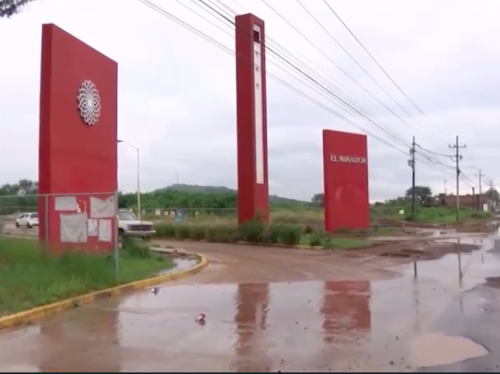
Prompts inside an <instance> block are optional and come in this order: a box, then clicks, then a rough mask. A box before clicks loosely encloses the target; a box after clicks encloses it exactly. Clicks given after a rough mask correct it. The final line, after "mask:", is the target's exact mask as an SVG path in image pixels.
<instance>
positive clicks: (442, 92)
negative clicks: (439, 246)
mask: <svg viewBox="0 0 500 374" xmlns="http://www.w3.org/2000/svg"><path fill="white" fill-rule="evenodd" d="M225 2H226V3H227V4H228V5H230V6H231V7H233V8H234V9H236V10H237V11H239V12H242V13H243V12H245V11H251V12H253V13H255V14H256V15H258V16H259V17H261V18H263V19H264V20H265V22H266V32H267V37H268V41H269V40H270V38H271V39H272V40H274V41H278V42H279V43H281V44H282V45H284V46H286V47H287V48H293V49H294V54H295V55H297V56H300V58H304V56H305V57H307V59H308V60H309V61H310V62H311V63H313V64H314V65H315V66H316V67H317V68H321V69H322V70H324V72H326V73H328V75H329V76H331V77H333V78H334V79H335V80H336V81H337V82H339V83H340V84H341V85H342V86H343V87H344V88H345V89H346V90H348V91H350V92H352V93H353V95H354V96H355V97H356V100H357V101H359V102H361V103H362V104H363V105H364V106H366V107H367V108H368V109H369V110H370V111H371V112H372V113H373V114H374V115H375V118H374V119H375V120H376V121H383V122H384V123H386V124H387V125H388V126H389V127H390V128H391V129H393V130H396V131H397V132H398V133H400V134H401V135H402V136H404V138H405V140H406V141H407V142H410V141H411V137H412V136H413V135H415V136H416V137H417V141H418V142H419V143H420V144H421V145H422V146H424V147H426V148H429V149H432V150H434V151H436V152H439V153H449V152H450V150H449V149H448V143H451V142H453V141H454V137H455V136H456V135H459V136H460V137H461V139H462V141H463V142H465V143H467V144H468V146H469V149H468V150H465V151H464V171H465V173H466V174H468V175H469V176H470V177H471V178H472V177H473V175H474V173H475V172H476V171H475V168H477V167H481V168H482V169H483V172H484V173H485V174H486V175H487V177H486V178H487V179H493V180H494V179H495V178H497V177H498V175H497V171H496V162H495V159H494V157H493V156H494V153H495V152H496V147H497V145H496V142H495V141H494V140H493V139H494V136H495V135H496V134H495V132H494V129H495V128H496V127H497V126H498V125H499V123H500V95H499V94H498V89H499V87H500V72H499V70H498V68H497V67H498V66H499V64H500V44H498V42H497V39H498V35H499V32H500V25H499V24H498V22H497V15H498V14H499V10H500V3H498V2H497V1H495V0H489V1H487V0H481V1H475V2H474V3H472V2H470V1H460V0H456V1H445V0H443V1H439V0H425V1H416V0H415V1H406V2H400V1H397V0H379V1H377V2H367V1H361V0H357V1H349V2H346V1H334V0H329V3H330V4H331V5H332V7H333V8H334V9H335V10H336V11H337V12H338V13H339V14H340V15H341V16H342V17H343V19H344V21H345V22H346V23H347V24H348V25H349V27H350V28H351V29H352V30H353V31H354V32H355V33H356V35H357V36H358V37H359V39H360V40H361V41H362V42H363V43H364V44H365V46H366V47H367V48H368V49H369V50H370V52H371V53H372V54H373V55H374V56H375V57H376V58H377V60H378V61H379V62H380V63H381V65H382V66H383V67H384V68H385V69H386V70H387V72H388V73H389V74H390V75H391V76H392V77H393V78H394V79H395V81H396V82H397V83H398V84H399V85H400V86H401V87H402V88H403V89H404V91H405V92H406V93H407V94H408V95H409V97H410V98H412V100H413V101H415V102H416V103H417V104H418V105H419V107H420V108H421V109H422V110H423V111H424V113H425V114H426V117H427V118H428V119H429V120H430V121H431V122H432V123H434V124H435V125H436V126H437V127H438V129H439V133H440V134H441V137H437V136H435V133H436V131H435V130H432V128H431V126H430V124H429V123H428V122H427V121H426V120H424V119H422V118H420V117H419V113H418V112H417V111H416V110H415V109H414V108H412V107H411V105H410V104H409V103H408V102H407V101H406V100H405V99H404V97H402V95H401V94H400V93H399V92H398V91H397V89H396V88H395V87H394V86H392V85H391V83H390V82H389V81H388V80H387V78H386V77H384V76H383V74H382V73H381V72H380V70H379V69H378V68H377V67H376V65H375V64H374V63H373V62H372V61H371V60H370V59H369V58H368V56H367V55H366V54H365V53H364V52H363V50H362V49H361V48H360V47H359V46H358V45H357V44H356V43H355V41H354V40H353V39H352V38H351V37H350V36H349V34H348V33H347V31H346V30H345V29H344V28H343V27H342V26H341V25H340V24H339V22H338V21H337V20H336V19H335V18H334V17H333V15H331V14H330V13H329V11H328V9H327V8H326V7H325V6H324V4H323V2H322V1H321V0H312V1H307V2H304V4H305V5H307V7H308V8H309V9H310V10H311V12H312V13H313V14H314V15H315V16H316V17H317V18H318V19H319V20H320V21H321V22H322V23H323V24H324V25H325V27H327V28H328V30H329V31H330V32H331V33H332V35H334V36H335V38H337V40H338V41H339V42H340V43H342V45H343V46H344V47H345V48H346V49H347V50H348V51H349V52H350V53H351V54H352V55H353V57H355V58H356V59H357V60H358V61H359V63H360V64H362V66H363V67H364V68H365V69H366V70H367V71H368V72H369V73H370V74H371V75H372V76H373V77H374V79H376V81H377V82H379V84H381V85H382V86H383V87H384V88H385V89H386V90H387V91H388V92H389V93H390V94H391V95H392V96H393V97H394V98H396V99H397V102H398V103H400V104H401V105H402V106H403V107H404V108H405V109H406V110H407V111H408V112H409V113H411V114H412V116H414V118H415V119H416V120H417V121H418V122H420V123H422V124H423V125H425V130H422V129H421V128H420V127H418V126H417V125H416V124H415V123H414V122H413V121H412V120H411V119H407V121H408V122H409V123H411V124H412V125H413V127H410V126H407V125H405V124H403V123H402V122H401V121H400V120H398V119H397V118H396V117H394V116H393V115H392V114H390V113H389V112H388V111H387V110H386V109H384V108H383V107H382V106H381V105H380V104H379V103H377V102H376V101H374V100H373V99H372V98H371V97H370V96H369V95H367V94H366V93H365V92H363V91H362V90H360V89H359V88H358V87H357V86H356V85H355V83H353V82H352V80H350V79H349V78H348V77H346V76H345V75H344V74H343V73H342V72H340V70H339V69H338V68H337V67H335V66H334V65H333V64H332V63H331V62H330V61H329V60H328V59H327V58H325V57H324V56H323V55H322V54H321V53H320V52H318V51H317V50H316V49H315V48H313V47H311V46H310V45H309V44H308V43H307V41H306V40H304V39H302V38H301V37H300V36H299V35H298V34H297V33H295V32H294V31H293V29H291V28H290V27H289V26H288V25H287V24H286V23H285V22H284V21H283V20H281V19H280V18H279V17H277V16H276V14H274V13H273V12H272V11H271V10H270V9H269V8H268V7H266V6H265V5H264V3H263V2H261V1H260V0H255V1H250V0H238V1H233V0H225ZM156 3H157V4H158V5H160V6H162V7H164V8H166V9H168V10H169V11H170V12H172V13H174V14H176V15H177V16H179V17H180V18H182V19H183V20H185V21H186V22H189V23H191V24H193V25H194V26H195V27H197V28H199V29H202V30H204V31H205V32H206V33H208V34H209V35H211V36H212V37H214V38H216V39H217V40H219V41H220V42H221V43H223V44H224V45H226V46H228V47H230V48H231V49H233V50H234V39H233V38H232V37H231V36H229V35H226V34H225V33H224V32H222V31H220V30H219V29H217V28H215V27H213V26H212V25H210V24H209V23H207V22H206V21H204V20H203V19H201V18H199V17H198V18H197V17H196V16H195V15H194V13H192V12H190V11H188V10H187V9H185V8H184V7H182V6H180V5H179V4H178V3H176V2H173V1H161V0H157V1H156ZM183 3H184V4H185V5H187V6H190V7H191V8H192V9H195V10H196V11H198V12H203V11H202V10H201V9H200V8H199V7H196V6H194V5H193V3H191V2H189V1H187V0H186V1H183ZM271 3H272V4H273V6H274V7H275V8H276V9H277V10H279V11H280V12H281V13H283V15H285V16H286V17H287V18H288V19H289V20H290V21H291V22H292V23H293V24H294V25H295V26H296V27H298V28H299V29H300V30H301V31H302V32H303V33H304V34H305V35H306V36H307V37H308V38H309V39H310V40H311V41H312V42H313V43H314V44H316V45H317V46H318V47H320V48H321V50H322V51H323V52H324V53H326V54H327V55H328V57H329V58H330V59H331V60H333V61H334V62H335V63H336V64H338V65H339V66H340V67H341V68H342V69H344V70H345V71H346V72H347V73H348V74H349V75H351V76H352V78H353V79H355V80H356V81H357V82H358V83H359V84H361V85H363V86H364V87H366V88H367V89H368V90H369V91H370V92H372V93H373V95H375V96H376V97H377V98H379V100H381V101H382V102H383V103H384V104H385V105H387V106H388V107H390V108H391V109H392V110H394V111H395V112H396V113H398V114H399V115H400V116H402V117H404V116H405V114H404V113H403V112H402V111H401V109H400V108H399V107H398V106H397V105H396V104H394V102H393V101H392V100H390V99H389V98H388V97H387V96H385V95H384V94H383V93H382V92H381V91H380V89H379V88H378V87H376V85H375V84H374V83H373V82H372V81H371V80H370V79H369V78H368V77H367V76H366V74H365V73H363V72H362V71H361V70H360V69H359V67H357V66H356V65H355V64H354V63H353V61H352V60H351V59H350V58H349V57H348V56H347V55H346V54H345V53H344V52H343V51H342V50H341V49H340V48H339V47H338V46H337V45H336V44H335V43H334V41H333V40H332V39H331V38H330V37H329V36H328V35H327V34H326V33H325V32H324V31H323V30H322V29H321V28H320V27H319V26H318V25H317V24H316V23H314V21H313V20H312V19H311V18H309V16H308V15H307V13H305V12H304V11H302V10H301V8H300V6H298V5H297V3H296V2H295V0H293V1H292V0H288V1H285V0H274V1H272V2H271ZM202 14H204V16H206V17H208V18H210V16H209V15H207V14H206V13H202ZM211 20H212V21H213V22H215V23H217V24H218V25H220V26H221V27H222V28H224V29H225V30H227V31H228V32H229V33H230V34H233V33H234V31H233V30H231V29H230V28H229V26H225V25H224V24H223V23H221V22H220V21H218V20H216V19H215V18H211ZM44 22H53V23H55V24H57V25H58V26H60V27H62V28H63V29H65V30H66V31H68V32H70V33H72V34H73V35H75V36H76V37H78V38H80V39H82V40H83V41H84V42H86V43H88V44H90V45H91V46H93V47H95V48H96V49H98V50H100V51H101V52H103V53H104V54H106V55H108V56H109V57H111V58H113V59H115V60H116V61H118V63H119V136H120V138H122V139H125V140H127V141H129V142H130V143H132V144H134V145H135V146H137V147H139V148H140V149H141V156H142V179H143V186H144V188H145V189H148V190H151V189H154V188H158V187H163V186H165V185H168V184H171V183H175V182H176V178H177V175H179V177H180V180H181V182H183V183H193V184H212V185H226V186H228V187H233V188H234V187H235V184H236V127H235V126H236V124H235V104H236V101H235V92H236V82H235V67H234V64H235V62H234V57H232V56H230V55H229V54H227V53H225V52H224V51H222V50H220V49H219V48H217V47H216V46H214V45H212V44H210V43H208V42H206V41H204V40H203V39H201V38H199V37H198V36H196V35H194V34H192V33H191V32H189V31H187V30H185V29H183V28H182V27H180V26H178V25H176V24H175V23H173V22H172V21H170V20H169V19H168V18H166V17H163V16H161V15H160V14H158V13H156V12H154V11H152V10H151V9H149V8H148V7H146V6H144V5H143V4H141V3H139V2H138V1H136V0H105V1H102V0H72V1H71V2H68V1H63V0H43V1H39V2H37V3H35V4H33V5H31V6H28V7H26V9H25V10H24V11H23V12H22V13H21V14H20V15H18V16H16V17H14V18H12V19H10V20H0V35H8V36H9V38H5V37H4V38H1V39H0V48H1V50H2V52H3V53H2V58H1V59H0V126H1V130H2V137H1V138H0V149H1V150H2V152H3V154H4V155H7V154H8V155H17V154H20V153H21V152H22V154H23V157H16V158H15V159H16V162H15V163H12V164H11V163H2V164H1V168H0V170H1V174H0V175H1V177H0V183H7V182H13V181H15V180H17V179H20V178H32V179H36V176H37V154H38V152H37V147H38V100H39V91H38V90H39V74H40V63H39V60H40V37H41V24H42V23H44ZM268 60H269V61H268V64H267V68H268V72H271V73H273V74H276V75H277V76H279V77H280V78H281V79H283V80H285V81H287V82H289V83H290V84H292V85H293V86H295V87H297V88H298V89H299V90H301V91H303V92H304V93H305V94H307V95H310V96H311V97H313V98H314V99H316V100H318V101H320V102H322V103H325V105H328V106H329V107H332V108H334V109H336V110H338V107H337V108H336V106H335V105H334V104H332V103H331V102H329V101H328V100H326V99H325V98H322V97H321V96H320V95H318V94H317V93H315V92H314V91H313V90H311V89H310V88H308V87H306V86H305V85H304V84H303V83H300V82H298V81H297V80H295V79H294V78H292V77H291V76H290V75H287V74H286V73H284V72H283V71H282V70H281V69H280V68H278V67H277V66H276V65H275V64H273V63H272V61H274V60H275V58H272V56H270V54H269V53H268ZM280 65H282V64H280ZM302 80H303V78H302ZM355 121H356V122H357V123H359V124H362V126H364V127H365V128H367V129H368V130H369V131H370V132H375V133H376V130H374V129H373V127H371V126H370V125H368V124H366V123H362V122H359V120H355ZM323 128H332V129H338V130H346V131H353V132H360V130H359V129H356V128H354V127H353V126H351V125H348V124H346V123H343V121H341V120H339V119H338V118H336V117H334V116H332V115H331V114H329V113H327V112H325V111H323V110H322V109H320V108H318V107H317V106H315V105H313V104H312V103H310V102H308V101H307V100H305V99H303V98H301V97H299V96H297V95H296V94H295V93H293V92H291V91H289V90H287V89H286V88H284V87H283V86H281V85H279V84H278V83H276V82H275V81H273V80H272V79H270V78H269V77H268V133H269V134H268V143H269V144H268V145H269V173H270V180H271V181H272V183H271V186H270V190H271V191H270V192H271V193H272V194H278V195H282V196H287V197H294V198H302V199H309V198H310V197H311V196H312V195H313V194H314V193H316V192H319V191H321V189H322V164H321V130H322V129H323ZM443 138H444V139H443ZM405 151H406V150H405ZM369 157H370V159H369V165H370V197H371V199H385V198H390V197H393V196H394V195H395V194H398V193H402V192H403V191H404V190H405V189H406V188H407V187H408V186H409V183H410V170H409V168H408V166H407V164H406V162H407V156H406V155H404V154H402V153H399V152H397V151H395V150H393V149H392V148H390V147H388V146H386V145H384V144H383V143H381V142H380V141H378V140H376V139H374V138H370V139H369ZM442 161H443V162H446V163H448V164H450V165H451V161H450V160H446V159H442ZM134 168H135V155H134V152H133V150H131V149H129V148H127V147H124V146H120V147H119V183H120V188H121V189H124V190H133V189H134V186H135V177H134V176H135V169H134ZM417 168H418V169H417V173H418V181H419V184H427V185H430V186H431V188H432V189H433V190H435V191H436V192H439V191H440V190H442V187H443V180H444V179H448V180H451V179H452V178H453V176H452V175H449V174H443V173H442V172H440V171H437V170H434V169H432V168H429V167H427V166H425V165H421V164H418V165H417ZM464 188H469V187H464Z"/></svg>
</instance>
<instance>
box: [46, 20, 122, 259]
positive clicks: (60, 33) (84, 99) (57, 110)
mask: <svg viewBox="0 0 500 374" xmlns="http://www.w3.org/2000/svg"><path fill="white" fill-rule="evenodd" d="M117 78H118V65H117V63H116V62H115V61H113V60H111V59H110V58H108V57H106V56H105V55H103V54H101V53H100V52H98V51H96V50H95V49H93V48H91V47H90V46H88V45H87V44H85V43H83V42H82V41H80V40H79V39H77V38H75V37H74V36H72V35H70V34H68V33H67V32H65V31H64V30H62V29H60V28H59V27H57V26H55V25H53V24H45V25H43V28H42V61H41V86H40V139H39V170H38V172H39V177H38V180H39V193H40V194H49V195H50V197H49V198H45V197H41V198H40V202H39V217H40V230H39V232H40V234H39V235H40V239H41V240H45V238H46V236H48V241H49V242H50V243H51V244H56V243H60V238H61V235H62V234H61V230H60V220H61V219H62V218H63V217H61V214H62V213H63V212H62V211H61V209H58V210H57V211H56V205H57V204H56V199H57V197H63V196H65V197H70V199H71V198H74V200H76V205H77V207H75V208H76V209H77V211H82V212H88V210H89V209H90V198H91V197H94V198H98V199H106V198H109V197H110V196H111V195H112V193H113V192H114V191H116V189H117V81H118V79H117ZM58 201H60V200H58ZM66 202H67V200H66ZM59 205H61V204H59ZM69 208H70V207H68V206H67V207H66V208H64V207H63V208H62V210H64V209H69ZM66 213H68V214H69V213H71V212H66ZM113 219H114V217H113ZM105 223H109V221H108V222H105ZM113 224H116V223H113ZM112 232H113V235H114V230H112ZM85 246H87V247H88V248H92V249H93V250H102V249H110V248H113V240H111V242H108V241H107V240H106V241H102V238H101V240H99V239H98V237H97V236H96V237H93V236H89V237H88V241H87V242H86V244H85ZM56 247H57V246H56ZM53 248H54V247H53Z"/></svg>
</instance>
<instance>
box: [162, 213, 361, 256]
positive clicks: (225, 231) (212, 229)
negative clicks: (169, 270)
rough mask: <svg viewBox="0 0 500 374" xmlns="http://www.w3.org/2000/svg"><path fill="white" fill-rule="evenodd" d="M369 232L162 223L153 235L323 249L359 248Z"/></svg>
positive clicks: (273, 225)
mask: <svg viewBox="0 0 500 374" xmlns="http://www.w3.org/2000/svg"><path fill="white" fill-rule="evenodd" d="M370 232H371V230H364V231H360V230H357V231H355V230H354V231H353V230H351V231H350V230H342V231H341V232H336V233H333V234H332V235H329V234H327V233H325V232H324V231H323V230H322V229H321V228H319V229H318V228H314V227H311V226H310V225H301V224H298V223H276V222H271V223H270V224H264V223H262V222H260V221H259V220H252V221H249V222H246V223H245V224H243V225H241V226H238V225H237V223H236V222H234V223H223V222H214V223H212V224H210V223H206V222H205V223H194V222H164V223H161V224H157V225H156V236H157V237H159V238H165V239H177V240H204V241H208V242H216V243H235V242H247V243H254V244H282V245H286V246H294V245H307V246H311V247H315V246H323V247H327V248H345V249H349V248H362V247H366V246H367V245H368V242H367V240H366V239H365V237H367V236H369V235H370Z"/></svg>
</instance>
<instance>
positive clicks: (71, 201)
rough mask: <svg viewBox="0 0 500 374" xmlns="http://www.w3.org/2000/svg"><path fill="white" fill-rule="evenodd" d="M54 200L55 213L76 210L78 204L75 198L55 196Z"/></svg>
mask: <svg viewBox="0 0 500 374" xmlns="http://www.w3.org/2000/svg"><path fill="white" fill-rule="evenodd" d="M54 200H55V202H54V205H55V210H56V212H61V211H66V212H67V211H76V210H77V207H78V203H77V201H76V196H56V198H55V199H54Z"/></svg>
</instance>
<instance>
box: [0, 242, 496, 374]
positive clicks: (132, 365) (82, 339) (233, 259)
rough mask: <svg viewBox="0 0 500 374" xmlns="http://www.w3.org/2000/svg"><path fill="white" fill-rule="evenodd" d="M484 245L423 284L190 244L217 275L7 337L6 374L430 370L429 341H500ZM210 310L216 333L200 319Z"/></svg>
mask: <svg viewBox="0 0 500 374" xmlns="http://www.w3.org/2000/svg"><path fill="white" fill-rule="evenodd" d="M484 245H485V248H484V250H483V251H476V252H473V253H470V254H462V255H460V261H458V255H447V256H445V257H443V258H442V259H440V260H435V261H424V262H420V263H418V264H417V267H418V278H417V279H414V273H413V271H414V270H413V265H412V264H410V265H407V264H403V260H401V259H400V260H396V259H391V258H374V259H372V260H370V261H362V259H359V258H354V257H350V256H345V255H344V254H341V253H339V252H321V251H307V250H296V249H293V250H290V249H272V248H260V247H251V246H248V247H247V246H229V245H215V244H206V243H205V244H202V243H182V246H183V247H185V248H186V249H187V250H188V251H195V252H203V253H205V255H207V257H208V259H209V261H210V265H209V267H208V268H207V269H206V270H204V271H203V272H201V273H199V274H197V275H195V276H193V277H190V278H185V279H182V280H180V281H178V282H176V283H168V284H164V285H162V286H161V289H160V292H159V293H158V294H157V295H154V294H153V293H151V292H150V291H149V290H145V291H143V292H138V293H136V294H133V295H129V296H124V297H120V298H112V299H108V300H104V301H101V302H98V303H96V304H93V305H88V306H85V307H82V308H79V309H75V310H71V311H68V312H65V313H62V314H59V315H57V316H54V317H53V318H51V319H48V320H45V321H43V322H41V323H39V324H36V325H33V326H30V327H25V328H20V329H15V330H11V331H3V332H1V333H0V371H44V372H45V371H53V372H62V371H105V372H111V371H114V372H117V371H163V372H165V371H256V372H266V371H274V372H277V371H343V370H352V371H413V370H429V369H422V368H419V366H420V365H419V363H418V362H414V361H412V357H413V355H412V342H413V341H414V340H415V338H416V337H418V336H421V335H423V334H427V333H432V332H440V331H441V332H446V333H449V334H451V335H462V336H465V337H467V338H471V339H474V340H475V341H476V342H478V343H480V344H483V345H485V346H486V348H488V349H489V350H490V351H492V352H494V351H495V347H497V346H498V343H499V342H500V341H499V340H500V334H497V335H498V337H497V336H493V334H491V331H493V330H492V329H493V327H494V326H498V323H500V318H499V314H498V312H496V311H497V310H498V299H500V295H498V293H499V292H498V289H497V288H495V286H494V285H493V286H491V285H490V286H488V285H485V284H484V283H485V277H495V276H496V277H498V276H499V275H500V274H499V273H500V270H499V269H500V266H499V264H500V257H499V255H498V253H497V252H496V251H495V250H489V249H491V248H492V247H493V245H494V243H493V242H492V241H491V240H485V241H484ZM395 261H399V262H395ZM458 264H460V265H461V269H462V271H461V272H459V271H458ZM460 273H461V274H462V276H459V274H460ZM495 284H496V283H495ZM484 292H487V293H488V294H489V295H490V298H489V299H488V300H490V301H488V302H489V303H490V304H488V305H489V307H488V308H490V309H487V310H484V311H483V312H481V313H483V314H481V315H479V314H473V313H472V312H470V313H469V314H467V312H465V314H464V313H462V314H461V312H460V303H459V302H457V300H460V297H462V298H463V297H464V295H476V296H467V297H469V299H468V300H470V302H469V303H470V307H469V308H470V309H469V310H474V311H476V310H479V309H478V308H480V307H481V306H484V305H483V304H481V303H484V302H483V301H481V300H482V298H481V297H479V296H478V295H481V293H484ZM483 296H484V295H483ZM494 297H496V299H495V298H494ZM495 300H496V301H495ZM200 312H203V313H205V314H206V315H207V321H206V324H205V325H199V324H197V323H195V321H194V320H195V318H196V316H197V315H198V314H199V313H200ZM471 313H472V314H471ZM474 313H475V312H474ZM452 317H453V319H452ZM443 321H444V322H443ZM446 321H447V322H446ZM477 326H482V327H480V328H478V329H476V327H477ZM474 331H477V332H476V333H473V332H474ZM442 349H443V350H446V349H454V348H453V344H452V345H451V347H449V348H447V347H442ZM429 354H436V352H430V353H429ZM496 357H499V355H498V352H496ZM438 358H439V357H438ZM474 360H475V361H474V363H473V361H466V362H470V364H469V363H468V364H464V363H458V364H457V363H455V364H454V365H458V366H453V365H451V366H450V365H441V366H438V367H436V369H438V370H441V371H447V370H450V368H455V369H457V370H474V369H475V370H494V369H495V365H497V362H496V361H498V360H497V359H493V358H492V355H491V354H490V355H486V356H483V357H480V358H477V359H474ZM496 371H498V369H497V370H496Z"/></svg>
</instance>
